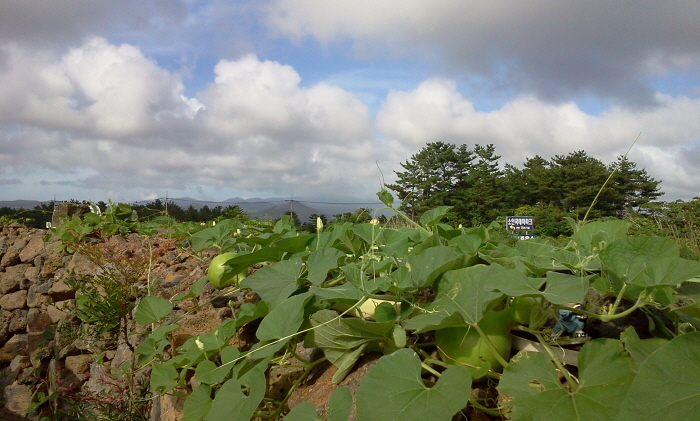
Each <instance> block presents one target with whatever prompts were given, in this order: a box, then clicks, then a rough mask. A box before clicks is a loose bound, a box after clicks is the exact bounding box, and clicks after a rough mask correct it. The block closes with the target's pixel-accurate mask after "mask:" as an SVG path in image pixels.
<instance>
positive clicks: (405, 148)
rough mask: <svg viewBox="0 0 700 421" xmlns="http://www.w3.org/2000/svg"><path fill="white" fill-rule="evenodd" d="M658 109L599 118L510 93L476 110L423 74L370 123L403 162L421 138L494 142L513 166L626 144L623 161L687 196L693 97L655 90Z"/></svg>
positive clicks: (698, 124) (695, 124)
mask: <svg viewBox="0 0 700 421" xmlns="http://www.w3.org/2000/svg"><path fill="white" fill-rule="evenodd" d="M656 100H657V101H658V103H659V104H661V105H660V106H659V107H657V108H654V109H643V110H631V109H628V108H622V107H620V108H614V109H611V110H609V111H607V112H605V113H603V114H602V115H599V116H592V115H588V114H586V113H584V112H583V111H582V110H581V109H579V108H578V106H577V105H576V104H574V103H572V102H568V103H562V104H551V103H547V102H544V101H542V100H538V99H536V98H534V97H531V96H522V97H518V98H514V99H513V100H511V101H510V102H508V103H507V104H505V105H504V106H503V107H501V108H499V109H497V110H493V111H488V112H485V111H477V110H475V108H474V106H473V104H472V103H471V101H470V100H469V99H467V98H465V97H464V96H462V95H461V94H460V93H459V92H457V90H456V83H455V82H454V81H452V80H446V79H429V80H426V81H424V82H423V83H421V84H420V85H419V86H417V87H416V88H415V89H413V90H411V91H396V92H391V93H390V94H389V95H388V96H387V99H386V101H385V103H384V104H383V107H382V109H381V110H380V111H379V113H378V114H377V127H378V129H379V130H381V131H382V133H384V134H385V135H386V136H388V137H390V138H391V139H392V142H393V144H394V145H395V147H396V148H397V150H400V151H401V153H402V154H403V157H402V159H404V160H405V159H407V158H408V157H410V155H411V154H413V153H415V152H416V151H417V150H419V149H420V148H421V147H422V146H423V145H425V144H426V143H428V142H436V141H444V142H450V143H455V144H462V143H464V144H467V145H469V146H473V145H474V144H475V143H479V144H481V145H485V144H491V143H492V144H494V145H495V146H496V152H497V153H498V154H499V155H501V156H502V159H501V163H502V164H504V163H509V164H513V165H516V166H519V165H521V164H522V163H523V162H524V161H525V160H526V159H527V158H531V157H534V156H535V155H540V156H543V157H544V158H547V159H548V158H550V157H553V156H555V155H566V154H568V153H569V152H573V151H576V150H584V151H586V152H587V153H588V154H589V155H590V156H593V157H596V158H598V159H601V160H603V161H604V162H607V163H611V162H613V161H614V160H615V158H616V157H617V156H619V155H623V154H624V153H626V152H627V149H628V148H629V147H630V145H631V144H632V143H633V141H634V139H635V138H636V137H637V135H638V134H639V133H640V132H641V138H640V140H639V142H638V143H637V144H636V145H635V146H634V147H633V149H632V151H631V153H630V155H629V156H630V159H632V160H633V161H634V162H636V163H637V164H638V165H639V166H640V167H643V168H646V169H647V171H648V172H649V174H650V175H651V176H652V177H654V178H657V179H661V180H664V183H663V184H662V189H663V190H665V191H667V192H668V193H669V196H673V197H692V196H693V194H694V193H693V191H694V189H696V188H697V187H696V185H697V183H696V181H697V180H698V176H699V175H700V172H698V171H697V170H695V167H696V166H695V165H690V163H689V162H687V159H688V158H687V157H688V156H692V155H693V153H694V154H695V155H697V154H698V148H697V147H695V148H693V149H692V152H690V151H688V147H687V146H686V145H688V144H692V142H697V136H698V133H700V121H698V119H697V118H696V116H697V115H698V113H700V99H689V98H685V97H683V98H671V97H668V96H663V95H657V97H656Z"/></svg>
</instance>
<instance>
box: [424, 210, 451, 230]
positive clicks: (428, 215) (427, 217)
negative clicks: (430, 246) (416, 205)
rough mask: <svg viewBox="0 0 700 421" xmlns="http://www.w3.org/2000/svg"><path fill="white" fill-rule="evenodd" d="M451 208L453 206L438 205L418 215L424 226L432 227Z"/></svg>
mask: <svg viewBox="0 0 700 421" xmlns="http://www.w3.org/2000/svg"><path fill="white" fill-rule="evenodd" d="M452 208H453V206H438V207H436V208H434V209H431V210H429V211H427V212H425V213H424V214H423V215H421V217H420V223H421V225H423V226H424V227H434V226H435V225H437V223H438V222H440V220H441V219H442V218H443V217H444V216H445V215H447V212H449V211H450V209H452Z"/></svg>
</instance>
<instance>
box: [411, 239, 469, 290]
mask: <svg viewBox="0 0 700 421" xmlns="http://www.w3.org/2000/svg"><path fill="white" fill-rule="evenodd" d="M457 257H458V254H457V250H456V249H455V248H454V247H448V246H437V247H431V248H429V249H426V250H423V251H422V252H421V253H420V254H418V255H416V256H409V257H407V258H406V260H405V264H406V267H408V268H409V270H410V274H411V279H412V280H413V286H414V287H425V286H428V285H430V284H432V283H433V281H435V279H436V278H437V277H438V276H440V275H442V274H443V273H444V272H445V271H447V270H450V269H456V267H454V266H455V265H454V264H452V262H453V261H454V260H455V258H457ZM460 257H461V256H460ZM460 260H461V259H460Z"/></svg>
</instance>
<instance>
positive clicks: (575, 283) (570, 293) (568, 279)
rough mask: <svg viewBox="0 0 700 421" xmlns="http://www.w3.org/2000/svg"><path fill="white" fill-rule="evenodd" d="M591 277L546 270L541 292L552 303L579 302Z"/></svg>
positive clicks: (586, 291) (587, 287) (586, 290)
mask: <svg viewBox="0 0 700 421" xmlns="http://www.w3.org/2000/svg"><path fill="white" fill-rule="evenodd" d="M592 277H593V275H589V276H575V275H569V274H567V273H559V272H547V277H546V284H545V288H544V291H543V292H542V293H541V294H542V296H543V297H544V298H545V299H546V300H547V301H549V302H550V303H553V304H559V305H565V304H568V303H581V302H583V299H584V298H585V297H586V294H587V293H588V290H589V287H590V284H591V278H592Z"/></svg>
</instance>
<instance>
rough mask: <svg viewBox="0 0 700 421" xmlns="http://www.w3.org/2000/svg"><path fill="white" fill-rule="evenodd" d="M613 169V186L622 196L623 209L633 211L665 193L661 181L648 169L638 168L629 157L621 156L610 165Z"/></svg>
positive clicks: (611, 169)
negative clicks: (647, 170) (649, 172)
mask: <svg viewBox="0 0 700 421" xmlns="http://www.w3.org/2000/svg"><path fill="white" fill-rule="evenodd" d="M613 170H614V171H615V174H614V175H613V178H612V180H611V182H612V188H613V189H615V190H616V191H617V194H618V195H619V196H620V200H621V204H620V208H621V209H622V210H625V211H627V212H632V211H633V210H634V209H635V208H639V207H640V206H643V205H645V204H647V203H649V202H652V201H655V200H656V199H657V198H659V197H660V196H662V195H663V192H661V190H660V188H659V184H660V183H661V181H658V180H655V179H654V178H652V177H650V176H649V174H647V172H646V170H644V169H638V168H637V164H635V163H634V162H631V161H630V160H629V159H627V157H625V156H619V157H618V158H617V162H616V163H614V164H613V165H611V166H610V171H613Z"/></svg>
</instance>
